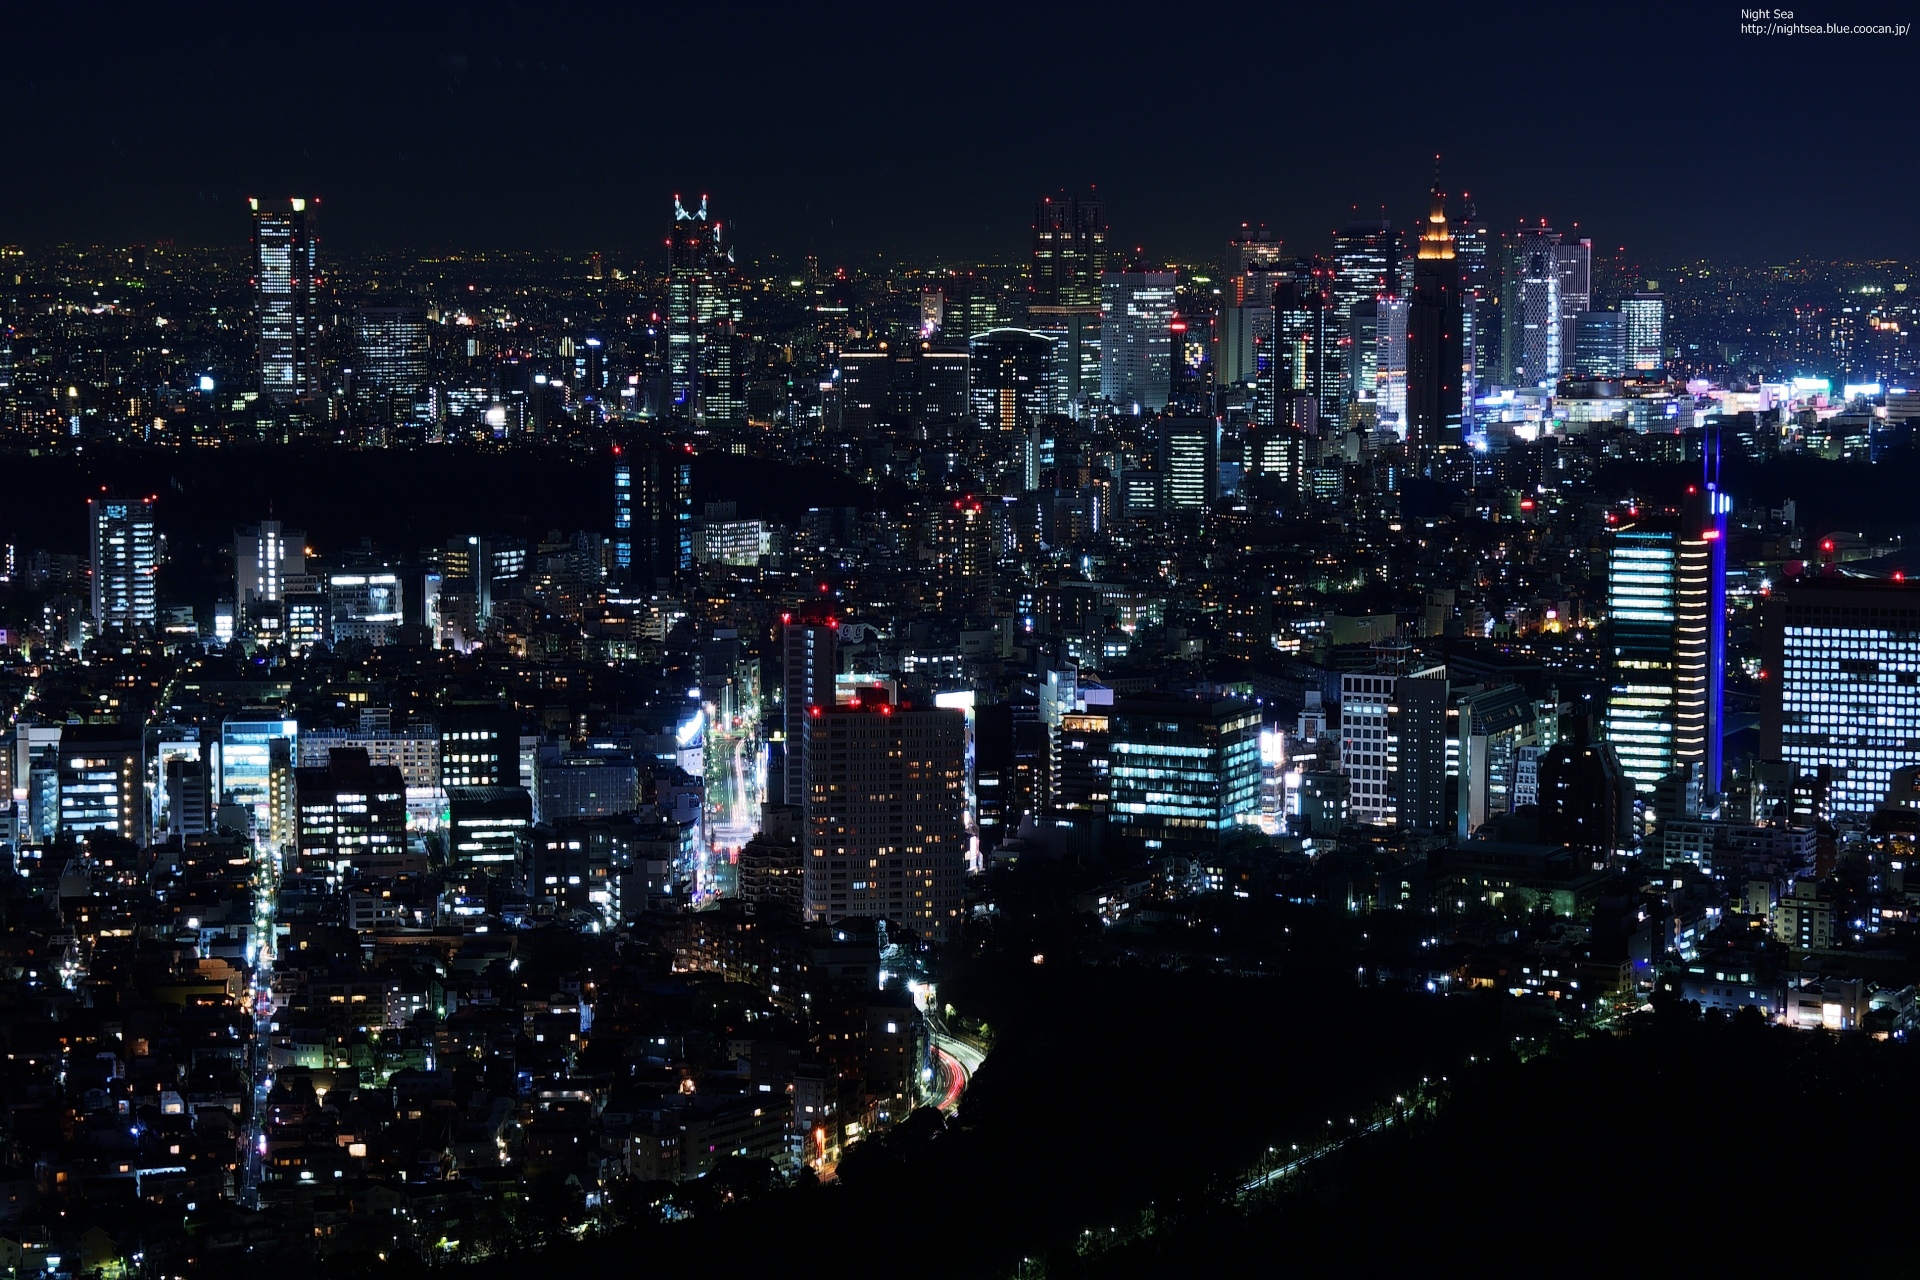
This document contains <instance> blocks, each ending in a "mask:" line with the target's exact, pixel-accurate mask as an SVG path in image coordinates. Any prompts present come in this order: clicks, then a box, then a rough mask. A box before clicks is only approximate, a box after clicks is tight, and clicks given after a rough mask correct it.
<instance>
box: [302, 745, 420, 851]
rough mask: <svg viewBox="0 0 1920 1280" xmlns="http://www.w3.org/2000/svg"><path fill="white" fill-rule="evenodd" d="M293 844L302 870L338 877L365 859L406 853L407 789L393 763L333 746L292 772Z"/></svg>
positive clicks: (361, 752) (353, 750)
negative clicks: (323, 759)
mask: <svg viewBox="0 0 1920 1280" xmlns="http://www.w3.org/2000/svg"><path fill="white" fill-rule="evenodd" d="M293 788H294V809H295V813H296V814H297V818H296V822H295V828H294V844H295V847H296V848H297V849H298V850H299V855H298V856H299V867H300V870H301V871H303V872H307V873H311V874H316V875H325V876H330V877H339V876H343V875H345V874H346V872H347V870H348V868H350V867H353V866H356V865H360V866H364V865H366V859H367V858H369V857H377V856H381V855H389V856H390V855H394V854H401V853H405V852H406V851H407V789H406V785H405V783H404V782H403V781H402V779H401V775H400V770H399V768H398V767H397V766H395V765H382V764H375V763H373V761H372V760H371V759H370V758H369V757H368V755H367V753H366V752H365V751H361V750H359V749H357V748H354V747H335V748H333V749H332V750H331V751H329V752H328V753H327V763H326V764H324V765H316V766H313V767H311V768H296V769H294V771H293Z"/></svg>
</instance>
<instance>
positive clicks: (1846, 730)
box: [1760, 578, 1920, 817]
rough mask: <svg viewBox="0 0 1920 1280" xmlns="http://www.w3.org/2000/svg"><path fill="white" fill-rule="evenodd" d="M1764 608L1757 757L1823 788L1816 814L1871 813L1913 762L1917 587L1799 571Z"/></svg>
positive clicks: (1919, 734) (1918, 673) (1919, 750)
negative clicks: (1786, 767) (1896, 774)
mask: <svg viewBox="0 0 1920 1280" xmlns="http://www.w3.org/2000/svg"><path fill="white" fill-rule="evenodd" d="M1767 613H1768V617H1767V625H1766V630H1765V646H1766V647H1765V649H1764V650H1763V653H1764V656H1763V658H1762V671H1763V672H1764V676H1763V679H1762V682H1761V688H1762V689H1763V690H1764V693H1763V696H1762V701H1761V720H1760V753H1761V758H1762V759H1767V760H1782V761H1785V762H1786V763H1788V764H1790V765H1792V766H1794V768H1795V770H1796V772H1797V773H1798V774H1799V775H1800V776H1801V777H1802V778H1805V779H1807V780H1808V782H1809V784H1810V785H1812V786H1813V787H1814V788H1815V791H1816V794H1820V793H1824V804H1818V802H1816V804H1817V807H1818V808H1820V809H1821V810H1822V812H1821V814H1820V816H1823V817H1832V816H1836V815H1839V814H1845V813H1872V812H1873V811H1874V810H1875V809H1876V808H1878V807H1879V806H1880V804H1881V803H1882V802H1883V801H1885V800H1886V798H1887V788H1888V785H1889V783H1891V781H1892V779H1893V773H1894V770H1896V769H1909V768H1913V767H1914V766H1916V765H1920V587H1917V586H1914V585H1912V584H1909V583H1905V582H1874V581H1867V580H1863V579H1844V578H1840V579H1828V578H1814V579H1807V580H1803V581H1799V582H1791V583H1787V584H1785V585H1783V586H1781V587H1778V588H1776V589H1775V590H1774V592H1773V595H1772V597H1771V598H1770V599H1769V601H1768V602H1767Z"/></svg>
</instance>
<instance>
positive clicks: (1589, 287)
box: [1553, 240, 1593, 370]
mask: <svg viewBox="0 0 1920 1280" xmlns="http://www.w3.org/2000/svg"><path fill="white" fill-rule="evenodd" d="M1553 266H1554V270H1555V271H1556V272H1557V273H1558V274H1559V276H1560V368H1561V369H1563V370H1564V369H1570V368H1572V367H1573V336H1574V317H1575V316H1578V315H1580V314H1581V313H1582V312H1584V311H1587V310H1588V309H1590V308H1591V307H1592V305H1593V241H1591V240H1571V241H1567V242H1565V243H1563V244H1557V245H1555V246H1554V247H1553Z"/></svg>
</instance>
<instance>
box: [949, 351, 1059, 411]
mask: <svg viewBox="0 0 1920 1280" xmlns="http://www.w3.org/2000/svg"><path fill="white" fill-rule="evenodd" d="M1054 355H1055V347H1054V343H1053V340H1052V339H1051V338H1049V337H1047V336H1046V335H1045V334H1041V333H1034V332H1032V331H1030V330H1027V329H989V330H987V331H986V332H985V333H978V334H975V335H974V336H973V337H972V338H970V339H968V341H967V403H968V406H969V408H970V410H971V413H972V417H973V424H974V425H975V426H976V427H978V428H980V429H981V430H982V431H995V432H1007V433H1017V432H1026V431H1031V430H1032V429H1033V428H1034V427H1035V426H1036V425H1037V424H1038V423H1039V421H1040V419H1041V418H1043V417H1045V416H1046V415H1047V414H1049V413H1052V412H1054V396H1053V387H1054Z"/></svg>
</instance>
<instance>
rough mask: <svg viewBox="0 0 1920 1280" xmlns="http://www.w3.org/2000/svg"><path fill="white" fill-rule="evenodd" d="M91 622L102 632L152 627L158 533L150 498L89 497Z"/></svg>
mask: <svg viewBox="0 0 1920 1280" xmlns="http://www.w3.org/2000/svg"><path fill="white" fill-rule="evenodd" d="M87 526H88V531H89V534H90V541H91V543H92V549H93V625H94V627H95V629H96V630H97V631H99V632H101V633H102V634H104V633H106V632H108V631H119V632H124V633H127V634H133V633H137V632H145V631H151V630H152V629H153V626H154V622H155V620H156V619H157V618H158V616H159V614H158V605H157V603H156V595H155V583H154V579H155V576H156V575H157V574H158V573H159V571H160V536H159V534H158V532H156V530H155V529H154V525H153V500H152V499H151V498H89V499H87Z"/></svg>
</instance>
